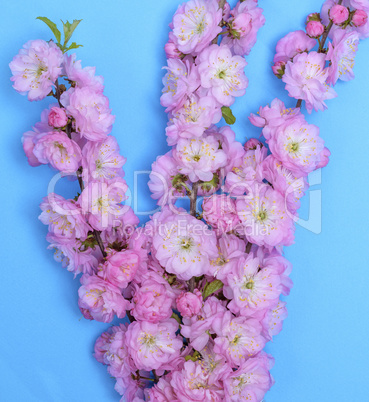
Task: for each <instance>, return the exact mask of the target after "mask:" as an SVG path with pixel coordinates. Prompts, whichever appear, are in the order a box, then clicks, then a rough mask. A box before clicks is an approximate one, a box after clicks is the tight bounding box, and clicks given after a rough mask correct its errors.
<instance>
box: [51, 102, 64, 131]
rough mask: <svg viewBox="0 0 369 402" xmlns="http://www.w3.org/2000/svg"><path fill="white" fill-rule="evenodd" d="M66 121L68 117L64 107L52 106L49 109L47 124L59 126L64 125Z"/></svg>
mask: <svg viewBox="0 0 369 402" xmlns="http://www.w3.org/2000/svg"><path fill="white" fill-rule="evenodd" d="M67 122H68V117H67V115H66V113H65V109H63V108H60V107H57V106H54V107H52V108H51V109H50V113H49V117H48V123H49V126H51V127H55V128H60V127H64V126H65V125H66V124H67Z"/></svg>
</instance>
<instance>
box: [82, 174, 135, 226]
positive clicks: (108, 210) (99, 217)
mask: <svg viewBox="0 0 369 402" xmlns="http://www.w3.org/2000/svg"><path fill="white" fill-rule="evenodd" d="M126 191H127V184H126V182H125V181H124V180H123V179H121V178H116V179H113V180H110V181H106V182H100V181H91V182H90V183H89V184H88V185H87V187H86V188H85V189H84V190H83V191H82V193H81V195H80V198H79V203H80V205H81V208H82V211H83V213H84V214H87V216H88V222H89V224H90V225H91V226H92V227H93V228H94V229H96V230H105V229H107V228H111V227H113V226H115V220H118V219H119V217H120V216H122V215H123V214H124V212H125V211H126V208H124V207H123V205H122V204H121V202H122V201H123V200H125V199H126V196H125V192H126Z"/></svg>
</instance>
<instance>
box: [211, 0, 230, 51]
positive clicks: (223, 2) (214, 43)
mask: <svg viewBox="0 0 369 402" xmlns="http://www.w3.org/2000/svg"><path fill="white" fill-rule="evenodd" d="M226 1H227V0H219V3H218V4H219V8H220V9H222V10H223V8H224V6H225V3H226ZM223 22H224V21H223V19H222V21H220V24H219V26H221V27H222V26H223ZM219 35H223V34H222V33H220V34H218V35H217V36H216V37H215V38H214V39H213V40H212V41H211V43H212V44H213V45H216V44H217V43H218V38H219Z"/></svg>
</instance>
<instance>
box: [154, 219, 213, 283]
mask: <svg viewBox="0 0 369 402" xmlns="http://www.w3.org/2000/svg"><path fill="white" fill-rule="evenodd" d="M152 242H153V243H152V253H153V255H154V256H155V258H156V259H157V260H158V261H159V263H160V264H161V265H162V266H163V267H164V268H165V270H166V271H167V272H169V273H172V274H175V275H177V276H178V278H179V279H183V280H188V279H191V278H192V277H193V276H201V275H203V274H206V273H207V272H208V270H209V268H210V260H212V259H213V258H215V257H216V256H217V254H218V252H217V247H216V236H215V233H214V232H212V231H210V230H209V229H208V227H207V226H206V224H205V223H203V222H201V221H199V220H198V219H196V218H194V217H193V216H190V215H187V214H186V215H176V214H171V215H169V216H168V217H167V218H166V219H164V220H162V221H161V222H160V226H159V228H158V230H157V231H156V233H155V234H154V236H153V240H152Z"/></svg>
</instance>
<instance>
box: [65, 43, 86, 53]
mask: <svg viewBox="0 0 369 402" xmlns="http://www.w3.org/2000/svg"><path fill="white" fill-rule="evenodd" d="M79 47H83V45H77V43H76V42H72V44H71V45H70V46H69V47H68V48H67V49H65V50H64V53H65V52H67V51H68V50H71V49H77V48H79Z"/></svg>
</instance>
